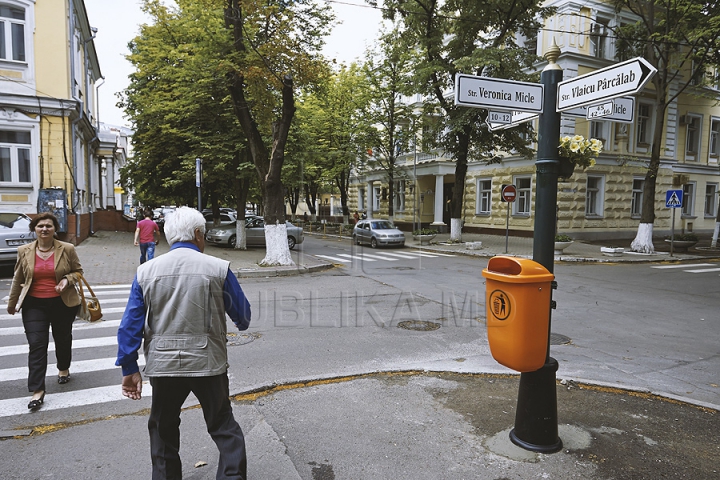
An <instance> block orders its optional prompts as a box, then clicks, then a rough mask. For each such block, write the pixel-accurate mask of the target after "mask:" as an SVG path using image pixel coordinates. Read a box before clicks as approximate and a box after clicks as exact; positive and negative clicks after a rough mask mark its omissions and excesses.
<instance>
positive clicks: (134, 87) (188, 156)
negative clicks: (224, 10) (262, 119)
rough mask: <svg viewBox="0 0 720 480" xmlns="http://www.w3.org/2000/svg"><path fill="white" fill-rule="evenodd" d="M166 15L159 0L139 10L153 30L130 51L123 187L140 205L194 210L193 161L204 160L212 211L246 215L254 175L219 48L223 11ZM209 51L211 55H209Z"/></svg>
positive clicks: (188, 5) (191, 8)
mask: <svg viewBox="0 0 720 480" xmlns="http://www.w3.org/2000/svg"><path fill="white" fill-rule="evenodd" d="M179 7H180V8H179V9H177V10H171V9H168V8H167V7H165V6H163V5H162V4H161V3H160V2H159V1H157V0H146V1H145V3H144V5H143V9H144V11H145V12H146V13H148V14H149V15H150V17H151V18H152V20H153V22H152V24H151V25H143V26H142V28H141V32H140V35H139V36H138V37H136V38H135V39H134V40H133V41H132V42H131V43H130V45H129V48H130V55H128V59H129V60H130V62H131V63H132V64H133V66H134V67H135V72H133V73H132V74H131V75H130V85H129V87H128V88H127V89H126V90H125V92H124V100H123V101H122V102H121V105H122V106H124V107H125V111H126V113H127V115H128V116H129V118H130V120H131V121H132V123H133V126H134V130H135V133H134V135H133V147H134V157H133V159H132V161H131V162H129V163H128V165H127V166H126V167H125V168H124V169H123V171H122V178H123V181H124V182H125V184H126V185H127V186H129V187H131V188H133V189H134V190H135V192H136V195H137V197H138V198H139V199H141V200H142V201H144V202H145V203H151V204H160V203H174V204H191V205H192V204H195V203H196V200H195V199H196V198H197V190H196V187H195V158H197V157H199V158H202V159H203V191H204V193H205V196H206V198H208V199H210V202H208V201H207V200H206V202H205V203H206V204H207V203H211V204H213V206H214V207H215V209H216V210H217V207H218V206H219V204H220V203H222V204H228V203H229V202H231V201H232V200H233V199H234V200H236V202H235V203H236V204H241V205H242V211H243V212H244V204H245V197H246V195H247V186H243V185H244V183H246V182H245V181H244V180H243V177H248V174H252V170H250V169H248V168H247V167H248V163H247V160H243V155H242V150H243V148H244V142H245V140H244V136H243V135H242V132H241V130H240V128H239V124H238V122H237V119H236V118H235V115H234V112H233V108H232V103H231V101H230V96H229V94H228V92H227V87H226V85H225V79H224V77H223V75H222V74H218V71H219V63H220V62H221V61H222V59H221V58H220V56H219V55H218V53H219V48H218V44H217V41H218V40H217V39H218V34H221V35H220V38H222V35H225V37H227V35H226V31H225V29H224V25H223V21H222V16H221V11H217V10H216V12H215V13H216V15H214V16H213V15H212V14H211V12H209V11H208V10H207V9H205V8H203V5H202V2H199V3H195V2H179ZM213 52H214V54H213Z"/></svg>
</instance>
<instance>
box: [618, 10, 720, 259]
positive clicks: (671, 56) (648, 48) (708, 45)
mask: <svg viewBox="0 0 720 480" xmlns="http://www.w3.org/2000/svg"><path fill="white" fill-rule="evenodd" d="M611 3H612V4H613V6H615V8H616V9H617V10H618V11H620V10H624V11H627V10H629V11H631V12H632V13H634V14H635V15H637V18H638V20H637V21H636V22H635V23H626V24H624V25H622V26H620V27H614V32H613V33H614V35H615V36H616V38H617V40H616V48H617V53H618V58H632V57H636V56H641V57H643V58H645V60H647V61H648V62H649V63H650V64H651V65H652V66H653V67H655V68H656V69H657V73H656V74H655V75H654V76H653V78H652V79H651V82H652V85H653V87H654V88H653V89H646V90H645V92H644V93H645V94H647V95H649V96H650V98H652V99H653V104H654V115H653V116H654V121H653V125H654V128H653V134H652V139H651V147H650V162H649V164H648V169H647V173H646V174H645V184H644V188H643V201H642V212H641V216H640V224H639V225H638V231H637V235H636V236H635V239H634V240H633V241H632V244H631V248H632V250H633V251H634V252H641V253H652V252H654V251H655V246H654V245H653V241H652V237H653V226H654V223H655V208H656V207H657V206H658V203H659V202H657V201H656V198H655V194H656V191H657V178H658V173H659V170H660V162H661V155H662V154H663V153H664V148H665V147H664V144H663V142H664V141H665V138H664V133H665V130H666V128H665V122H666V120H667V119H666V114H667V112H668V107H671V106H672V107H677V108H678V109H679V112H678V114H679V115H682V114H683V113H684V111H685V109H686V108H687V107H683V106H682V105H680V106H678V105H677V100H678V98H679V97H680V95H682V94H689V95H697V96H707V95H708V93H709V92H710V90H707V89H703V86H705V85H708V84H710V83H712V82H714V81H715V80H714V79H711V78H708V76H707V75H706V74H705V73H706V71H708V70H709V69H712V68H714V67H717V66H718V65H719V64H720V54H718V52H720V25H719V24H718V22H717V18H718V16H719V15H720V5H719V4H718V2H716V1H697V0H677V1H673V2H665V1H659V0H650V1H648V0H612V1H611ZM713 100H714V101H717V96H714V97H713ZM679 148H682V149H683V151H684V147H683V146H680V147H679Z"/></svg>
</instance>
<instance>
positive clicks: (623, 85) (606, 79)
mask: <svg viewBox="0 0 720 480" xmlns="http://www.w3.org/2000/svg"><path fill="white" fill-rule="evenodd" d="M655 72H657V69H656V68H655V67H653V66H652V65H650V63H649V62H648V61H647V60H645V59H644V58H642V57H636V58H633V59H631V60H626V61H624V62H621V63H618V64H616V65H611V66H609V67H605V68H601V69H600V70H595V71H594V72H590V73H587V74H585V75H580V76H578V77H574V78H569V79H567V80H564V81H562V82H560V83H558V87H557V111H558V112H562V111H565V110H569V109H571V108H576V107H582V106H583V105H595V104H599V103H603V102H606V101H607V100H611V99H613V98H616V97H622V96H623V95H632V94H634V93H637V92H639V91H640V90H642V89H643V88H644V87H645V84H646V83H647V82H648V81H649V80H650V78H652V76H653V75H655Z"/></svg>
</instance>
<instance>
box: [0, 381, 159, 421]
mask: <svg viewBox="0 0 720 480" xmlns="http://www.w3.org/2000/svg"><path fill="white" fill-rule="evenodd" d="M118 378H119V377H118ZM142 395H143V397H148V398H150V397H151V396H152V387H151V386H150V383H149V382H143V387H142ZM118 400H127V399H126V398H125V397H123V395H122V391H121V388H120V382H118V384H117V385H110V386H107V387H96V388H85V389H82V390H75V391H72V392H64V393H50V394H48V395H47V397H45V403H43V406H42V411H44V412H45V411H50V410H60V409H63V408H70V407H80V406H84V405H95V404H98V403H108V402H116V401H118ZM29 401H30V396H27V397H22V398H8V399H7V400H0V417H10V416H15V415H25V414H28V413H32V412H30V410H28V408H27V403H28V402H29Z"/></svg>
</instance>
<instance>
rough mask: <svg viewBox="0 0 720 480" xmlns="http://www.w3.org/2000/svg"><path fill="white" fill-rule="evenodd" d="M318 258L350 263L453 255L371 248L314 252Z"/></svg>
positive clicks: (449, 255)
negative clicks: (329, 253) (322, 253)
mask: <svg viewBox="0 0 720 480" xmlns="http://www.w3.org/2000/svg"><path fill="white" fill-rule="evenodd" d="M315 256H316V257H318V258H324V259H326V260H330V261H331V262H335V263H351V262H353V261H359V262H376V261H378V260H381V261H383V260H384V261H386V262H396V261H398V260H400V259H405V260H418V259H420V258H437V257H454V256H455V255H452V254H447V253H438V252H429V251H428V252H421V251H417V250H403V251H402V252H387V251H377V250H373V252H372V253H367V252H365V251H359V252H357V253H352V254H350V253H334V254H332V255H321V254H315Z"/></svg>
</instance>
